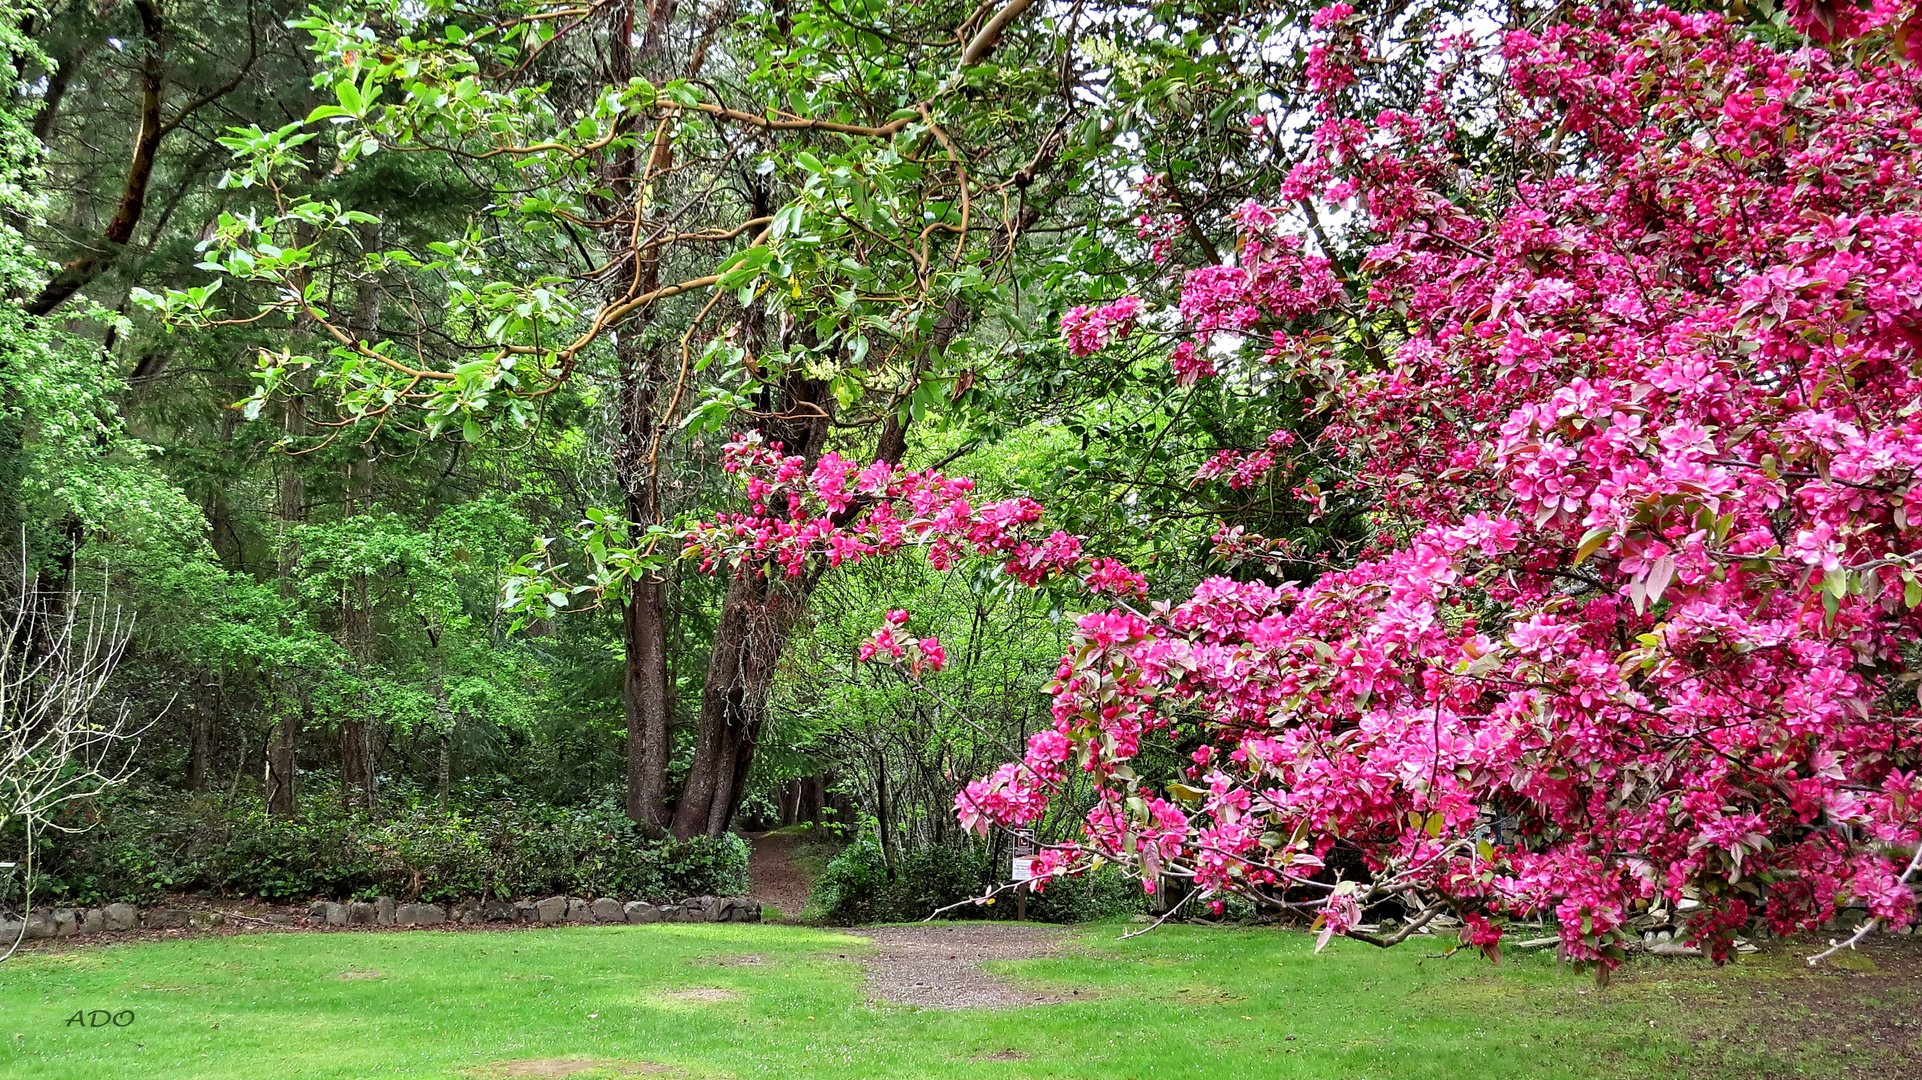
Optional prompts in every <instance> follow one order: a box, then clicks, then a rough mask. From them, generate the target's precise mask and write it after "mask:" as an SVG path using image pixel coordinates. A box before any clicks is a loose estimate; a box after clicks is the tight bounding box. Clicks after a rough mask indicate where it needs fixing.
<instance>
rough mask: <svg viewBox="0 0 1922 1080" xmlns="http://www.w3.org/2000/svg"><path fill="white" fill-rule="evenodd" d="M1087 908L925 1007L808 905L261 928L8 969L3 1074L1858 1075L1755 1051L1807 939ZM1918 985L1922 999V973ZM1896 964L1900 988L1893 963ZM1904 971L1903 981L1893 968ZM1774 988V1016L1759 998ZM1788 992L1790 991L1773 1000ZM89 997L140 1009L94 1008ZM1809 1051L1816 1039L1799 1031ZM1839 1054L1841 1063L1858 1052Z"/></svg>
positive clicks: (1787, 1009) (128, 1079) (1785, 1001)
mask: <svg viewBox="0 0 1922 1080" xmlns="http://www.w3.org/2000/svg"><path fill="white" fill-rule="evenodd" d="M1121 929H1122V928H1120V927H1115V926H1095V927H1084V928H1081V929H1079V930H1077V931H1076V932H1075V933H1074V936H1073V937H1072V938H1071V939H1070V941H1069V943H1068V945H1067V946H1066V947H1065V948H1064V949H1063V950H1062V951H1061V952H1060V953H1059V954H1058V955H1054V956H1047V957H1039V958H1035V959H1032V960H1023V961H1018V962H1013V963H1008V964H1002V965H995V968H994V969H995V970H997V971H998V972H1000V973H1001V974H1003V975H1004V976H1005V977H1007V978H1008V979H1010V980H1011V981H1013V982H1015V983H1017V984H1020V985H1022V986H1024V987H1035V988H1038V989H1044V990H1047V991H1050V992H1052V993H1055V994H1059V995H1062V996H1065V997H1066V998H1068V1000H1067V1001H1065V1002H1062V1003H1059V1004H1051V1005H1040V1006H1032V1007H1027V1008H1018V1009H1006V1010H956V1011H942V1010H925V1009H914V1008H908V1007H903V1006H892V1005H877V1004H874V1003H872V1002H871V1001H870V1000H869V999H868V996H867V993H866V987H865V985H864V975H863V969H862V966H861V963H860V961H861V958H862V957H863V956H866V955H869V954H870V953H871V949H870V948H869V946H868V945H867V943H866V942H865V940H863V939H861V938H859V937H856V936H853V935H848V934H842V933H837V932H833V931H826V930H818V929H808V928H802V927H793V926H728V925H721V926H703V925H662V926H635V927H610V928H575V929H551V930H538V931H508V932H466V933H436V932H418V931H416V932H397V933H332V934H286V933H282V934H259V935H247V936H237V937H224V938H208V939H200V940H185V941H176V942H160V943H151V944H130V945H122V946H108V947H94V948H78V949H71V950H67V951H63V952H53V953H34V954H27V955H23V956H21V957H17V958H15V959H14V960H12V961H9V962H7V963H6V964H4V965H0V1076H4V1077H7V1078H9V1080H27V1078H58V1080H88V1078H101V1080H163V1078H169V1077H181V1078H193V1080H217V1078H223V1077H234V1078H242V1077H244V1078H247V1080H260V1078H270V1080H271V1078H279V1077H289V1078H294V1077H298V1078H314V1080H318V1078H324V1077H343V1078H345V1077H351V1078H361V1077H435V1078H442V1077H445V1078H462V1077H479V1078H487V1077H509V1076H573V1077H575V1078H577V1080H591V1078H596V1077H613V1076H626V1075H655V1076H669V1077H673V1076H684V1077H756V1076H784V1077H862V1078H867V1077H949V1076H954V1077H1076V1078H1081V1077H1162V1076H1167V1077H1221V1078H1233V1080H1247V1078H1262V1077H1303V1078H1325V1077H1342V1078H1344V1080H1368V1078H1380V1080H1412V1078H1424V1077H1433V1078H1436V1080H1461V1078H1497V1077H1516V1078H1530V1080H1539V1078H1551V1077H1572V1078H1589V1077H1638V1076H1659V1077H1685V1078H1692V1077H1719V1076H1729V1077H1735V1076H1754V1075H1757V1074H1758V1071H1759V1073H1760V1074H1762V1075H1774V1076H1788V1075H1810V1076H1820V1075H1836V1074H1835V1073H1833V1072H1831V1071H1828V1068H1829V1066H1830V1064H1831V1063H1832V1062H1833V1061H1835V1060H1839V1059H1840V1056H1845V1052H1844V1050H1843V1048H1842V1047H1840V1046H1827V1047H1823V1046H1817V1047H1816V1048H1814V1050H1812V1051H1810V1052H1807V1053H1801V1056H1800V1057H1796V1056H1795V1055H1794V1054H1793V1053H1779V1052H1776V1051H1766V1052H1765V1053H1764V1054H1763V1057H1762V1060H1761V1062H1760V1063H1759V1064H1760V1066H1761V1067H1760V1068H1759V1070H1758V1062H1757V1059H1756V1058H1755V1056H1754V1053H1753V1051H1752V1049H1751V1048H1752V1047H1753V1046H1754V1045H1756V1042H1757V1040H1760V1041H1764V1042H1765V1041H1767V1040H1766V1032H1765V1031H1763V1030H1762V1029H1763V1028H1766V1026H1767V1021H1768V1018H1769V1017H1771V1016H1774V1017H1787V1016H1790V1015H1792V1014H1793V1010H1794V1008H1795V1006H1794V1003H1793V1001H1792V1000H1790V999H1791V998H1792V997H1793V994H1792V993H1791V994H1789V995H1787V996H1786V997H1785V996H1784V995H1783V994H1782V993H1780V992H1779V991H1781V990H1783V988H1785V987H1787V986H1789V985H1790V984H1791V982H1793V981H1794V980H1796V979H1800V978H1806V977H1805V976H1800V975H1798V974H1797V973H1796V972H1795V971H1794V964H1795V962H1796V958H1795V957H1793V956H1787V955H1784V956H1781V957H1777V958H1774V959H1772V960H1771V959H1765V960H1764V962H1763V963H1760V964H1755V963H1750V964H1747V965H1744V966H1741V967H1737V968H1733V969H1725V970H1721V971H1712V970H1710V969H1707V968H1705V967H1703V966H1701V965H1698V964H1683V965H1670V966H1667V967H1656V966H1652V965H1651V966H1650V967H1648V968H1646V969H1643V970H1641V971H1639V972H1631V973H1630V975H1629V977H1628V978H1625V979H1621V980H1618V982H1617V984H1616V985H1615V986H1613V987H1610V988H1608V989H1606V990H1601V989H1597V988H1595V985H1594V982H1593V980H1592V979H1591V978H1589V977H1587V976H1584V975H1578V974H1575V973H1572V972H1569V971H1566V970H1564V969H1562V968H1560V967H1558V966H1557V965H1556V964H1555V963H1554V962H1553V961H1552V960H1550V959H1547V958H1544V957H1541V956H1527V957H1519V958H1515V957H1511V959H1510V960H1509V962H1508V963H1506V964H1504V965H1503V966H1501V967H1499V968H1497V967H1492V966H1490V965H1488V964H1486V963H1485V962H1483V961H1481V960H1480V959H1479V958H1478V957H1470V956H1469V955H1467V954H1462V955H1458V956H1455V957H1453V958H1450V959H1446V960H1442V959H1433V958H1426V957H1424V953H1431V952H1434V951H1435V950H1436V948H1437V947H1436V946H1435V945H1434V944H1432V943H1429V944H1424V943H1420V942H1417V943H1413V944H1411V945H1409V946H1405V947H1402V948H1398V949H1396V950H1393V951H1389V952H1382V951H1378V950H1375V949H1372V948H1370V947H1368V946H1365V945H1359V944H1355V943H1351V942H1339V941H1338V942H1336V943H1334V945H1332V946H1331V947H1330V948H1329V949H1328V951H1327V952H1325V953H1323V954H1322V955H1320V956H1315V955H1312V954H1311V947H1312V941H1311V939H1309V938H1308V937H1306V936H1304V935H1301V934H1297V933H1288V932H1282V931H1273V930H1225V929H1210V928H1199V927H1181V926H1168V927H1163V928H1161V929H1159V930H1156V931H1155V932H1153V933H1151V934H1148V935H1145V936H1142V937H1138V938H1135V939H1132V940H1128V941H1120V940H1117V936H1118V934H1119V932H1120V930H1121ZM1908 981H1910V982H1913V983H1914V984H1915V990H1913V991H1910V992H1909V993H1910V994H1911V996H1910V997H1909V998H1908V999H1907V1000H1906V1001H1897V1002H1894V1003H1893V1004H1894V1006H1895V1007H1897V1008H1898V1009H1900V1010H1903V1011H1905V1012H1906V1014H1907V1015H1910V1016H1913V1015H1916V1011H1915V1006H1916V1005H1917V1004H1918V1003H1922V980H1915V979H1911V980H1908ZM1878 985H1883V984H1878ZM1884 989H1886V986H1884ZM1758 1002H1761V1003H1764V1004H1766V1005H1767V1008H1766V1009H1765V1010H1764V1012H1763V1013H1761V1014H1758V1013H1757V1011H1756V1006H1757V1003H1758ZM1770 1002H1772V1003H1770ZM79 1010H107V1011H118V1010H132V1011H133V1014H134V1018H133V1021H132V1022H131V1023H130V1024H128V1025H127V1026H125V1027H120V1028H114V1027H104V1028H85V1027H79V1026H72V1025H69V1024H68V1023H67V1020H68V1018H69V1017H70V1016H72V1014H73V1013H75V1012H76V1011H79ZM1798 1053H1799V1052H1798ZM1831 1053H1833V1054H1835V1055H1837V1057H1833V1058H1832V1057H1830V1056H1829V1055H1830V1054H1831Z"/></svg>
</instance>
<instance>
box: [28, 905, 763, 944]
mask: <svg viewBox="0 0 1922 1080" xmlns="http://www.w3.org/2000/svg"><path fill="white" fill-rule="evenodd" d="M283 918H284V920H285V921H284V922H282V921H281V919H283ZM270 921H272V922H274V923H275V924H277V925H299V923H300V920H298V919H296V918H295V917H293V916H283V917H278V918H276V917H271V916H270ZM760 921H761V905H760V904H759V903H757V902H755V901H753V900H749V899H747V898H745V897H734V896H697V897H693V898H691V899H688V900H683V901H681V902H680V903H678V904H661V905H658V906H657V905H654V904H649V903H646V902H644V901H640V900H629V901H626V902H622V901H620V900H616V899H614V898H613V897H610V896H603V897H600V898H598V899H595V900H587V899H584V898H582V897H578V896H550V897H547V898H546V899H544V900H522V901H508V900H461V901H457V902H455V903H454V904H453V905H452V906H450V907H443V906H441V905H440V904H412V903H410V904H398V903H395V902H394V898H393V897H391V896H381V897H376V898H375V899H373V900H371V901H365V900H357V901H354V902H352V903H339V902H336V901H332V900H316V901H315V902H314V903H313V904H312V905H310V906H309V907H308V909H307V917H306V920H305V922H306V925H308V926H442V925H446V924H448V923H455V924H458V925H464V926H474V925H479V924H483V923H524V924H531V925H543V926H559V925H601V926H605V925H615V924H618V925H628V924H633V925H640V924H644V923H663V922H665V923H722V922H733V923H749V922H760ZM225 922H226V917H225V916H224V915H222V914H221V913H220V912H218V911H195V910H190V909H188V908H177V907H150V908H144V909H143V908H136V907H134V905H132V904H107V905H104V906H102V907H97V908H49V909H47V910H44V911H36V912H34V913H33V914H31V915H29V916H28V917H27V919H26V926H25V931H26V932H25V934H24V937H25V938H26V940H28V941H38V940H44V939H47V938H63V937H72V936H74V935H77V934H96V933H116V932H125V931H130V930H208V929H212V928H214V927H216V926H221V925H223V924H224V923H225ZM21 929H22V928H21V920H20V919H19V918H18V917H17V916H13V915H8V914H0V946H3V945H5V944H7V943H10V942H12V941H13V940H14V939H15V938H16V937H20V936H22V934H21Z"/></svg>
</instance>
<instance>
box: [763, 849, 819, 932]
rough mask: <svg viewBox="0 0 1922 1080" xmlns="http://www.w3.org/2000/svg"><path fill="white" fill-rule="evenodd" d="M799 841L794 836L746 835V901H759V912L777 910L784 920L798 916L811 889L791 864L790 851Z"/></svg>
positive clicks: (792, 855) (798, 868) (805, 879)
mask: <svg viewBox="0 0 1922 1080" xmlns="http://www.w3.org/2000/svg"><path fill="white" fill-rule="evenodd" d="M801 841H802V837H800V836H798V835H796V834H794V833H750V834H749V835H748V838H747V842H748V854H747V878H748V890H749V899H752V900H758V901H760V903H761V906H762V907H763V908H767V907H774V908H778V909H780V912H781V915H782V917H783V918H787V919H794V918H798V917H799V916H800V914H801V910H802V909H803V908H805V907H807V906H808V891H809V890H810V889H812V888H813V887H814V882H812V881H810V880H808V876H807V875H806V874H804V873H802V872H801V867H800V866H799V865H798V864H796V863H795V861H794V847H795V845H797V844H799V843H801ZM769 914H770V915H771V914H772V913H771V912H770V913H769Z"/></svg>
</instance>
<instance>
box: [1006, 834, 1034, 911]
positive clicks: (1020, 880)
mask: <svg viewBox="0 0 1922 1080" xmlns="http://www.w3.org/2000/svg"><path fill="white" fill-rule="evenodd" d="M1034 856H1035V844H1034V841H1033V840H1030V839H1028V838H1027V837H1025V836H1017V837H1015V838H1014V858H1013V859H1012V860H1010V862H1009V866H1008V870H1009V874H1008V876H1009V877H1010V878H1011V879H1012V880H1013V881H1014V882H1015V886H1014V917H1015V918H1016V919H1017V920H1019V921H1021V922H1027V921H1028V892H1029V890H1030V889H1031V888H1032V886H1030V885H1029V884H1028V882H1030V881H1033V880H1034Z"/></svg>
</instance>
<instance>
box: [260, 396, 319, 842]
mask: <svg viewBox="0 0 1922 1080" xmlns="http://www.w3.org/2000/svg"><path fill="white" fill-rule="evenodd" d="M280 427H281V430H282V431H283V432H285V433H286V435H287V436H288V438H289V439H290V440H298V439H299V438H300V436H302V435H303V434H305V433H306V430H307V420H306V414H305V413H304V412H302V410H301V402H300V399H299V398H298V397H294V398H289V399H288V400H287V401H286V402H285V403H284V404H283V406H282V411H281V417H280ZM279 465H280V484H279V490H278V491H277V492H276V493H275V496H274V513H275V516H276V517H278V518H279V519H280V527H281V530H282V533H281V538H280V551H279V556H280V557H279V559H278V560H277V561H278V562H279V567H278V570H279V578H280V596H281V599H282V600H283V601H285V602H286V603H287V604H289V605H291V604H292V603H293V602H294V585H295V578H294V574H295V567H296V566H297V564H298V563H299V562H300V545H299V543H298V542H297V541H295V540H293V539H291V537H290V536H289V535H288V534H289V533H290V532H291V530H292V529H293V528H294V527H295V526H297V525H299V524H301V523H302V522H304V521H305V520H307V486H306V484H305V483H303V482H302V480H301V476H300V469H299V467H298V463H297V459H295V458H294V457H292V456H291V455H288V454H282V455H280V461H279ZM291 629H292V627H291V626H290V625H289V622H288V620H287V619H285V618H283V619H282V620H281V625H280V632H281V633H283V634H285V633H288V632H289V631H290V630H291ZM277 696H278V698H279V701H278V705H279V711H280V716H279V718H278V720H277V721H276V722H275V724H274V733H273V737H272V738H271V739H270V740H269V742H268V745H267V769H266V776H265V781H264V783H263V785H262V786H263V788H264V789H265V791H264V795H265V797H266V801H267V813H268V814H269V815H272V816H274V817H293V816H294V814H295V813H296V812H297V810H298V803H297V802H296V798H295V790H294V779H295V769H296V761H295V751H296V749H297V747H298V744H299V742H300V729H301V726H302V721H303V720H305V719H306V715H307V711H308V709H309V707H310V706H309V698H308V696H307V684H306V680H304V679H302V678H301V677H300V676H299V675H298V674H295V675H294V676H293V678H292V679H291V680H284V681H283V682H282V686H281V692H280V693H279V694H278V695H277Z"/></svg>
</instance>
